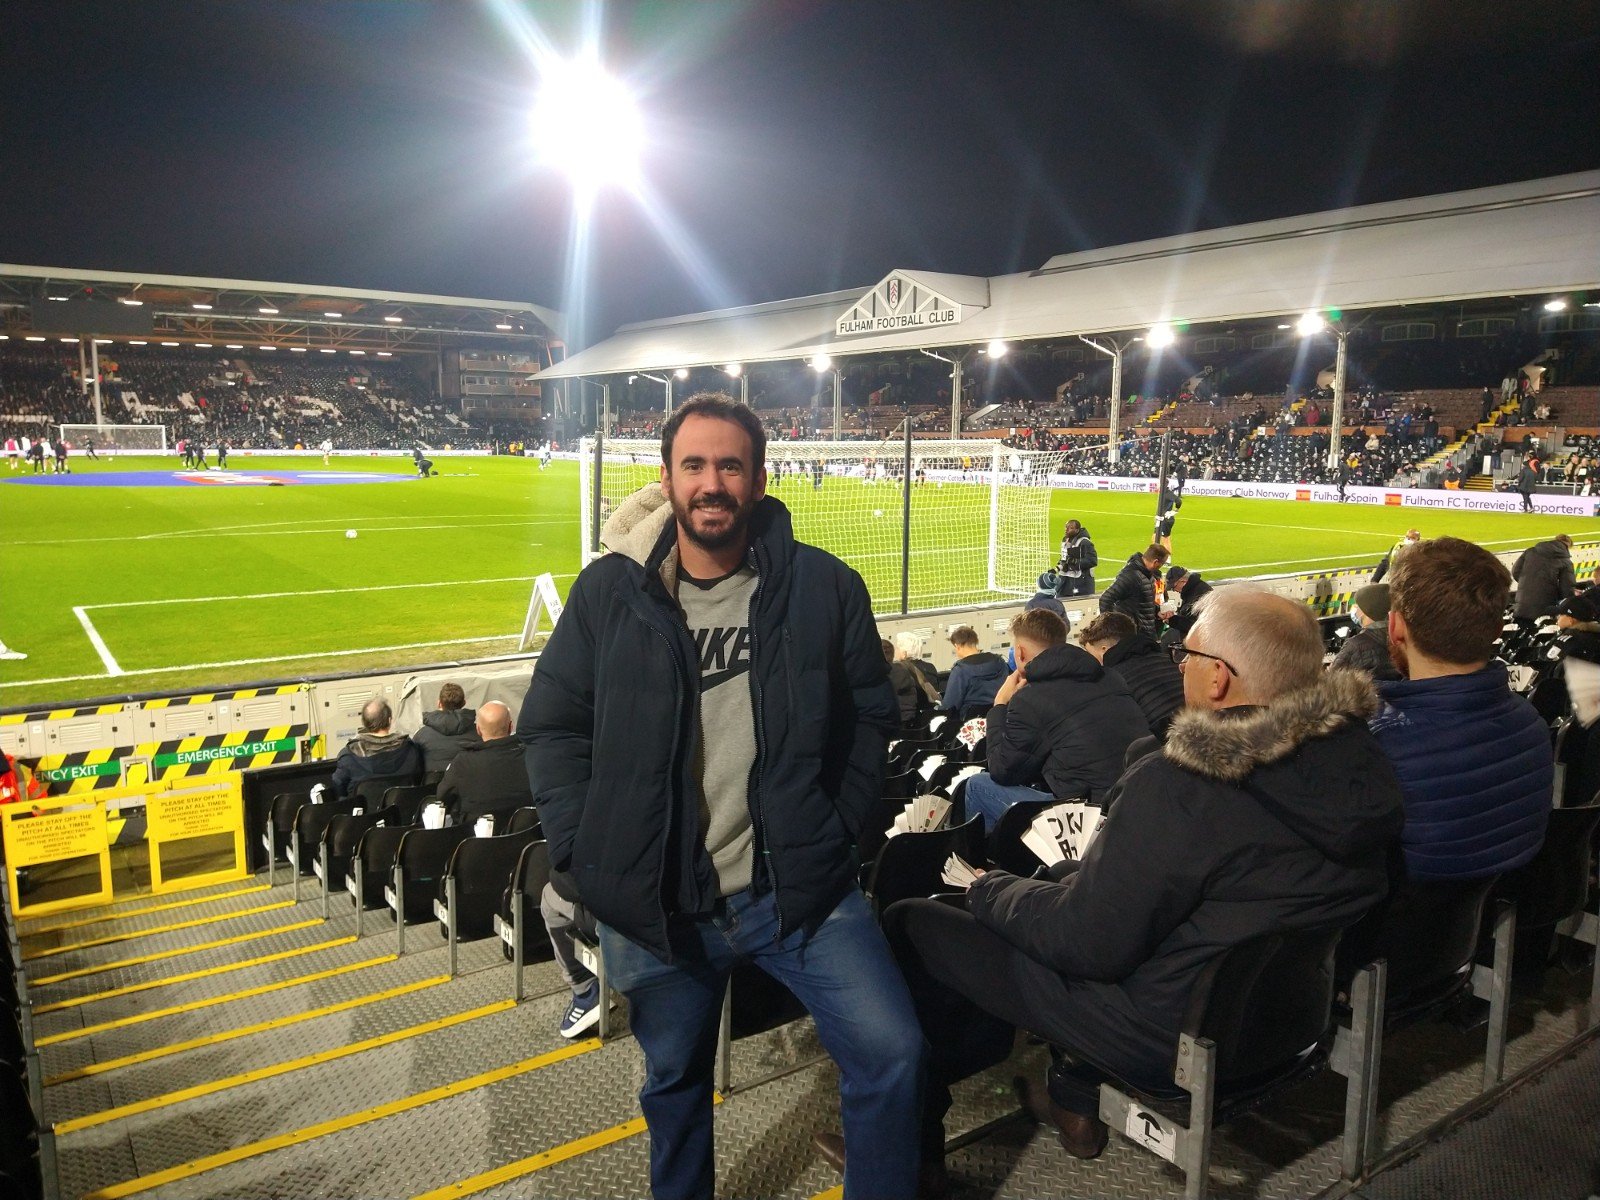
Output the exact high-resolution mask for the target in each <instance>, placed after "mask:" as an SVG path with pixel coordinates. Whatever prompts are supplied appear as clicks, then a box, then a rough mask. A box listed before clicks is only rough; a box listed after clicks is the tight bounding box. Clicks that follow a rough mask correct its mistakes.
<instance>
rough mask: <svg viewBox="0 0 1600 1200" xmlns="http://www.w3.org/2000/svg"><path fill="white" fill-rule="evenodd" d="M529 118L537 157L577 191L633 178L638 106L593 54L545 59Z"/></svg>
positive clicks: (588, 192) (640, 133) (640, 128)
mask: <svg viewBox="0 0 1600 1200" xmlns="http://www.w3.org/2000/svg"><path fill="white" fill-rule="evenodd" d="M532 121H533V136H534V140H535V143H536V145H537V147H538V152H539V156H540V158H541V159H543V160H544V161H545V162H546V163H547V164H548V165H550V166H552V167H554V168H555V169H556V170H558V171H560V172H561V173H562V174H563V175H565V176H567V178H568V179H570V180H571V181H572V183H573V184H574V186H576V187H577V189H578V191H579V193H580V195H581V196H584V197H592V196H593V194H594V193H595V192H596V191H598V190H599V189H600V188H601V187H603V186H605V185H606V184H620V185H622V186H624V187H626V186H628V185H630V184H632V183H633V182H634V181H635V180H636V179H637V178H638V174H639V154H640V151H641V150H642V149H643V147H644V123H643V122H642V121H641V120H640V117H639V106H638V105H637V104H636V103H635V102H634V99H633V97H632V96H631V95H629V93H628V89H627V88H625V87H624V86H623V85H622V83H621V82H620V81H619V80H618V79H617V78H616V77H615V76H614V75H611V74H610V73H609V72H607V71H606V69H605V68H604V67H602V66H601V65H600V62H599V59H598V58H596V57H594V56H593V55H585V56H583V57H580V58H574V59H554V58H553V59H551V60H549V61H548V62H546V63H545V64H544V67H543V79H542V81H541V83H540V87H539V95H538V98H537V99H536V100H535V102H534V106H533V117H532Z"/></svg>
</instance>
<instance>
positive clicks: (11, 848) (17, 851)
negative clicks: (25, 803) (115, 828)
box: [5, 803, 106, 867]
mask: <svg viewBox="0 0 1600 1200" xmlns="http://www.w3.org/2000/svg"><path fill="white" fill-rule="evenodd" d="M18 807H19V808H21V807H22V806H20V805H19V806H18ZM5 815H6V818H7V819H6V827H5V829H6V832H5V842H6V862H8V863H11V864H12V865H13V866H18V867H34V866H38V865H40V864H41V863H51V862H60V861H62V860H63V859H69V858H85V857H87V856H89V855H91V854H100V853H102V852H103V851H104V850H105V849H106V810H105V806H104V805H101V804H81V803H80V804H74V805H73V806H72V807H71V808H58V809H44V810H42V811H40V812H39V813H38V815H37V816H34V815H32V814H31V813H30V812H29V811H27V810H24V811H21V812H15V813H13V812H10V811H8V812H7V813H6V814H5Z"/></svg>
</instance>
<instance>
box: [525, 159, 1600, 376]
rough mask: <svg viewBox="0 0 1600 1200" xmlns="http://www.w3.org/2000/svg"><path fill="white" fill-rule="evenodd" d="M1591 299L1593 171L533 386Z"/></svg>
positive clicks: (670, 337)
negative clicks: (1495, 301) (1297, 319)
mask: <svg viewBox="0 0 1600 1200" xmlns="http://www.w3.org/2000/svg"><path fill="white" fill-rule="evenodd" d="M1594 289H1600V171H1589V172H1583V173H1580V174H1575V175H1562V176H1556V177H1553V178H1549V179H1536V180H1531V181H1529V182H1526V183H1516V184H1508V185H1504V186H1501V187H1492V188H1480V189H1476V190H1474V191H1468V192H1454V193H1450V194H1447V195H1439V196H1424V197H1420V198H1417V199H1413V200H1399V201H1394V202H1390V203H1386V204H1372V205H1366V206H1363V207H1360V208H1347V209H1339V210H1335V211H1332V212H1324V213H1315V214H1312V215H1309V216H1303V217H1290V218H1287V219H1284V220H1278V221H1262V222H1258V223H1255V224H1251V225H1236V226H1232V227H1230V228H1227V229H1214V230H1208V231H1205V232H1201V233H1190V234H1183V235H1180V236H1177V237H1169V238H1161V239H1157V240H1155V241H1147V242H1135V243H1132V244H1130V245H1125V246H1115V247H1110V248H1106V249H1100V250H1088V251H1083V252H1080V253H1077V254H1062V255H1058V256H1057V257H1055V258H1052V259H1050V261H1049V262H1047V263H1045V264H1044V266H1042V267H1040V268H1039V269H1038V270H1036V271H1029V272H1024V273H1021V274H1016V275H1000V276H995V277H993V278H984V277H981V276H966V275H939V274H932V273H928V272H922V271H913V270H897V271H894V272H891V273H890V274H889V275H887V276H886V277H885V278H884V279H882V280H880V281H879V282H878V283H877V284H875V285H873V286H872V287H870V288H867V287H863V288H853V289H849V290H846V291H838V292H829V293H826V294H823V295H816V296H802V297H799V298H798V299H794V300H784V301H778V302H775V303H770V304H758V305H752V306H749V307H745V308H735V309H725V310H721V311H717V312H705V313H695V314H690V315H687V316H682V317H673V318H669V319H667V320H661V321H650V322H645V323H642V324H637V325H625V326H623V327H622V328H621V329H619V330H617V332H616V333H615V334H614V335H613V336H612V337H610V338H608V339H607V340H605V341H603V342H600V343H598V344H597V345H595V346H592V347H590V348H588V349H586V350H583V351H581V352H580V353H578V354H575V355H572V356H571V357H569V358H567V359H566V360H565V361H564V362H561V363H558V364H556V365H555V366H553V367H550V368H548V369H546V370H544V371H542V372H540V375H539V377H540V378H541V379H564V378H570V377H573V376H579V375H587V376H603V375H614V374H621V373H624V372H628V371H640V370H671V369H674V368H677V367H696V366H714V365H720V364H724V363H733V362H737V363H744V364H750V363H759V362H773V361H782V360H795V359H805V358H809V357H810V356H811V355H813V354H815V353H818V352H823V353H827V354H830V355H832V356H833V357H835V358H838V357H840V356H844V355H853V354H867V353H882V352H895V351H906V350H916V349H923V348H926V349H934V348H937V347H959V346H967V345H982V344H983V343H985V342H988V341H989V340H991V339H996V338H998V339H1004V340H1007V341H1023V340H1035V339H1046V338H1061V337H1069V336H1072V335H1074V334H1096V333H1115V332H1119V331H1130V332H1131V331H1142V330H1144V329H1148V328H1149V327H1150V326H1151V325H1153V324H1156V323H1157V322H1162V321H1169V322H1177V323H1183V324H1201V323H1208V322H1219V321H1236V320H1244V319H1250V318H1263V317H1280V316H1283V315H1286V314H1299V313H1302V312H1304V311H1306V310H1307V309H1310V308H1322V309H1329V308H1333V309H1339V310H1342V311H1346V312H1353V311H1357V310H1362V309H1375V308H1388V307H1393V306H1397V305H1409V304H1426V303H1433V302H1439V301H1460V300H1469V299H1475V298H1481V297H1506V296H1526V295H1530V294H1549V293H1560V292H1571V291H1584V290H1594Z"/></svg>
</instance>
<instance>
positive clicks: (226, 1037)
mask: <svg viewBox="0 0 1600 1200" xmlns="http://www.w3.org/2000/svg"><path fill="white" fill-rule="evenodd" d="M449 982H450V976H448V975H435V976H434V977H433V978H432V979H419V980H418V981H417V982H415V983H407V984H402V985H401V986H400V987H392V988H388V989H386V990H385V991H381V992H369V993H368V994H367V995H365V996H357V997H355V998H354V999H351V1000H340V1001H339V1002H338V1003H336V1004H325V1005H323V1006H322V1007H321V1008H310V1009H307V1010H306V1011H304V1012H297V1013H290V1014H288V1015H287V1016H282V1017H274V1018H272V1019H271V1020H270V1021H258V1022H256V1023H255V1024H254V1025H241V1026H239V1027H238V1028H237V1029H224V1030H221V1031H220V1032H217V1033H208V1034H206V1035H205V1036H204V1037H197V1038H190V1039H189V1040H188V1041H186V1042H170V1043H168V1044H167V1045H164V1046H155V1047H153V1048H152V1049H149V1050H141V1051H139V1052H138V1053H137V1054H125V1055H123V1056H122V1057H121V1058H108V1059H106V1060H104V1061H103V1062H93V1063H90V1064H88V1065H87V1066H83V1067H78V1068H76V1069H74V1070H71V1071H63V1072H62V1073H61V1074H60V1075H51V1076H49V1077H48V1078H46V1079H45V1081H44V1086H45V1087H53V1086H54V1085H56V1084H58V1083H69V1082H71V1081H72V1080H74V1079H87V1078H88V1077H89V1076H91V1075H104V1074H105V1073H106V1072H107V1071H116V1070H119V1069H121V1068H122V1067H132V1066H137V1065H138V1064H139V1063H147V1062H153V1061H155V1060H156V1059H158V1058H166V1057H168V1056H169V1055H173V1054H182V1053H183V1052H184V1051H185V1050H198V1049H200V1048H201V1047H202V1046H217V1045H220V1044H222V1043H223V1042H231V1041H234V1040H235V1039H237V1038H242V1037H250V1036H252V1035H253V1034H257V1033H266V1032H267V1031H268V1030H271V1029H285V1028H287V1027H288V1026H290V1025H298V1024H300V1022H302V1021H314V1020H316V1019H317V1018H318V1017H327V1016H331V1015H333V1014H334V1013H341V1012H348V1011H349V1010H351V1009H352V1008H365V1007H366V1006H367V1005H369V1004H377V1003H379V1002H380V1001H383V1000H393V999H394V998H395V997H396V996H409V995H410V994H412V993H413V992H420V991H422V990H423V989H424V988H431V987H438V986H439V985H440V984H441V983H449Z"/></svg>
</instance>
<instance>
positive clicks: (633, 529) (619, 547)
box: [600, 483, 678, 596]
mask: <svg viewBox="0 0 1600 1200" xmlns="http://www.w3.org/2000/svg"><path fill="white" fill-rule="evenodd" d="M671 524H672V505H671V504H670V503H669V502H668V500H667V497H666V494H665V493H664V492H663V491H662V490H661V485H660V484H659V483H647V484H645V485H644V486H643V487H642V488H640V489H639V490H638V491H636V492H634V493H633V494H632V495H631V496H629V497H628V498H627V499H626V500H624V501H623V502H622V503H621V504H619V505H617V509H616V511H615V512H613V513H612V514H611V515H610V516H609V517H607V518H606V523H605V525H603V526H602V527H601V529H600V544H601V545H602V546H604V547H605V548H606V549H607V550H610V551H611V552H612V553H614V554H622V555H626V556H627V557H628V558H631V559H633V561H634V562H636V563H638V564H639V565H640V566H641V567H649V565H650V557H651V555H653V554H654V553H655V552H656V547H657V546H658V545H659V544H660V543H661V540H662V538H663V537H665V536H666V532H667V527H668V526H669V525H671ZM658 570H659V573H660V575H661V583H662V586H663V587H665V588H666V589H667V595H669V596H675V595H677V592H678V546H677V542H676V540H674V542H673V545H672V546H671V547H670V548H669V549H668V550H667V552H666V555H665V557H663V558H662V559H661V565H660V567H659V568H658Z"/></svg>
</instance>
